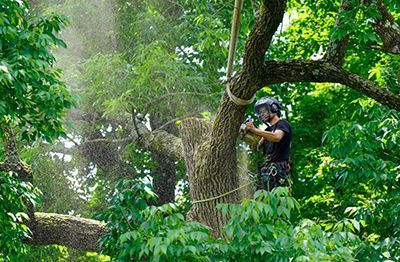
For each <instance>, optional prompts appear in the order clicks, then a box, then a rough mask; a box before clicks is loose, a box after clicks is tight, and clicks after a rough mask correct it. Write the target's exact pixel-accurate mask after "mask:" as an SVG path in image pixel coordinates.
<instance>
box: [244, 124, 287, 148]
mask: <svg viewBox="0 0 400 262" xmlns="http://www.w3.org/2000/svg"><path fill="white" fill-rule="evenodd" d="M246 129H247V130H249V131H250V132H252V133H254V134H256V135H258V136H261V137H263V138H265V139H267V140H268V141H271V142H275V143H276V142H279V141H281V139H282V137H283V136H284V135H285V132H283V131H282V130H280V129H277V130H275V131H274V132H270V131H263V130H261V129H258V128H256V127H255V126H254V124H253V123H252V122H247V123H246Z"/></svg>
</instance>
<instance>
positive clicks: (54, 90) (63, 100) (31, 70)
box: [0, 1, 71, 140]
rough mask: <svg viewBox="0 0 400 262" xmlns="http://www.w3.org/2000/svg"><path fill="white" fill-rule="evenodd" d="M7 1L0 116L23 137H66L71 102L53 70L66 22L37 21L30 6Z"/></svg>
mask: <svg viewBox="0 0 400 262" xmlns="http://www.w3.org/2000/svg"><path fill="white" fill-rule="evenodd" d="M20 2H21V3H23V5H20V4H17V2H15V1H6V2H5V3H2V4H1V6H0V9H1V13H2V17H1V23H2V24H3V25H2V27H1V29H0V36H1V37H0V38H1V40H0V58H1V62H0V66H1V67H0V68H1V70H0V92H1V93H2V94H3V95H2V96H1V99H0V105H1V106H0V118H3V117H4V116H8V117H9V118H10V119H11V121H12V123H13V125H17V126H19V127H20V128H21V129H22V138H23V139H28V140H34V139H35V138H38V137H42V138H44V139H46V140H51V139H52V138H55V137H58V136H59V135H62V134H63V130H62V126H61V122H60V118H61V117H62V115H63V112H64V109H65V108H69V107H70V106H71V98H70V96H69V94H68V92H67V91H66V87H65V85H64V83H63V82H62V81H60V72H59V71H57V70H54V69H53V68H52V66H53V64H54V62H55V58H54V56H53V54H52V52H51V51H50V49H51V48H54V47H56V46H65V43H64V42H63V41H62V40H61V39H59V38H58V37H56V36H55V33H57V32H59V31H60V30H61V28H62V27H63V26H64V25H65V23H66V20H65V18H63V17H61V16H58V15H55V14H51V15H48V16H45V17H32V16H30V14H29V13H28V9H27V8H25V5H26V2H25V1H20Z"/></svg>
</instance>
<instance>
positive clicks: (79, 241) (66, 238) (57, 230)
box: [28, 212, 106, 251]
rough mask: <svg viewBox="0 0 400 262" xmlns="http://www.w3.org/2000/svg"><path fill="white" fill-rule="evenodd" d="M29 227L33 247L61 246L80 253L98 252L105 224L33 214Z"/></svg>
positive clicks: (57, 215)
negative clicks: (33, 221) (33, 218)
mask: <svg viewBox="0 0 400 262" xmlns="http://www.w3.org/2000/svg"><path fill="white" fill-rule="evenodd" d="M35 221H36V222H35V223H34V224H33V225H30V229H31V230H32V234H33V237H32V239H31V240H28V242H29V243H31V244H35V245H53V244H58V245H63V246H67V247H72V248H75V249H78V250H82V251H99V250H100V245H99V244H98V240H99V238H100V237H101V236H103V235H105V234H106V230H105V224H104V223H101V222H99V221H97V220H93V219H86V218H78V217H73V216H68V215H60V214H51V213H39V212H36V213H35Z"/></svg>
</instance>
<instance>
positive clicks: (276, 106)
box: [271, 103, 279, 113]
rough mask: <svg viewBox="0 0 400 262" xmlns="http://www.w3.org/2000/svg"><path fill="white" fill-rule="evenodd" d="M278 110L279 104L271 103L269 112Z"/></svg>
mask: <svg viewBox="0 0 400 262" xmlns="http://www.w3.org/2000/svg"><path fill="white" fill-rule="evenodd" d="M278 111H279V106H278V105H277V104H275V103H274V104H272V105H271V113H277V112H278Z"/></svg>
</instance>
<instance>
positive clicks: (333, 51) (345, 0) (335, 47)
mask: <svg viewBox="0 0 400 262" xmlns="http://www.w3.org/2000/svg"><path fill="white" fill-rule="evenodd" d="M352 8H353V6H352V5H350V3H349V0H342V3H341V5H340V9H339V14H338V17H337V18H336V21H335V29H338V28H339V27H340V26H341V25H342V24H343V14H344V13H345V12H347V11H349V10H351V9H352ZM349 38H350V36H349V35H346V36H344V37H342V38H341V39H337V40H332V41H331V42H330V43H329V46H328V48H327V50H326V54H325V56H324V60H325V61H327V62H330V63H332V64H334V65H338V66H340V65H342V64H343V59H344V57H345V54H346V49H347V45H348V43H349Z"/></svg>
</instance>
